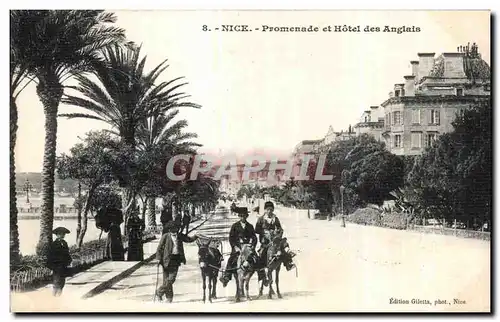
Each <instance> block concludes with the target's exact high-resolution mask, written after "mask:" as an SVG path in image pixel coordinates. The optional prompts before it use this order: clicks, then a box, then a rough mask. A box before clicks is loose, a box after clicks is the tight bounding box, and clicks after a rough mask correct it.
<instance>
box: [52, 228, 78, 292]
mask: <svg viewBox="0 0 500 322" xmlns="http://www.w3.org/2000/svg"><path fill="white" fill-rule="evenodd" d="M52 233H53V234H54V235H56V239H55V240H54V241H53V242H52V243H51V244H50V249H49V254H48V257H47V267H48V268H49V269H51V270H52V281H53V295H54V296H60V295H61V293H62V290H63V288H64V285H65V284H66V276H67V273H68V266H69V264H71V260H72V259H71V255H70V254H69V247H68V243H66V241H65V240H64V236H65V235H66V234H69V230H68V229H66V228H64V227H57V228H56V229H54V230H53V231H52Z"/></svg>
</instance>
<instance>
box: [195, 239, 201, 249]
mask: <svg viewBox="0 0 500 322" xmlns="http://www.w3.org/2000/svg"><path fill="white" fill-rule="evenodd" d="M196 245H198V247H199V246H201V241H200V240H199V239H197V240H196Z"/></svg>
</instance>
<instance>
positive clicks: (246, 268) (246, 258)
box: [233, 244, 258, 302]
mask: <svg viewBox="0 0 500 322" xmlns="http://www.w3.org/2000/svg"><path fill="white" fill-rule="evenodd" d="M257 265H258V256H257V253H256V252H255V249H254V247H253V246H252V245H251V244H243V245H242V249H241V253H240V256H239V257H238V260H237V266H236V269H235V272H234V273H233V274H234V277H235V280H236V302H240V301H241V297H243V296H246V299H247V301H251V300H252V299H251V298H250V293H249V291H248V289H249V284H250V279H251V278H252V275H253V274H254V273H255V267H256V266H257Z"/></svg>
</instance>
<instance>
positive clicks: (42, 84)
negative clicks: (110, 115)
mask: <svg viewBox="0 0 500 322" xmlns="http://www.w3.org/2000/svg"><path fill="white" fill-rule="evenodd" d="M13 14H14V15H18V18H19V19H12V20H11V24H17V23H19V21H22V23H20V24H19V25H18V26H17V28H18V31H17V32H16V34H15V37H11V47H14V48H16V57H17V59H19V61H22V62H23V63H25V65H23V68H25V69H26V73H27V74H28V75H30V76H34V79H36V82H37V86H36V91H37V95H38V97H39V98H40V101H41V102H42V104H43V108H44V113H45V150H44V160H43V170H42V178H43V179H42V193H43V199H42V207H41V208H42V213H41V218H40V238H39V242H38V245H37V254H39V255H42V256H45V255H46V254H47V251H48V246H49V244H50V243H51V241H52V229H53V222H54V175H55V167H56V146H57V142H56V139H57V113H58V107H59V103H60V102H61V98H62V96H63V92H64V86H63V83H64V81H65V80H67V79H68V78H70V77H71V76H75V75H81V74H82V73H85V72H87V71H89V70H90V69H92V67H93V66H94V64H95V63H97V62H98V61H99V60H100V56H99V50H100V49H101V48H103V47H105V46H107V45H109V44H114V43H120V42H122V41H123V40H124V31H123V30H122V29H120V28H116V27H114V26H112V25H110V24H111V23H113V22H115V20H116V17H115V16H114V14H112V13H105V12H103V11H102V10H16V11H14V12H13Z"/></svg>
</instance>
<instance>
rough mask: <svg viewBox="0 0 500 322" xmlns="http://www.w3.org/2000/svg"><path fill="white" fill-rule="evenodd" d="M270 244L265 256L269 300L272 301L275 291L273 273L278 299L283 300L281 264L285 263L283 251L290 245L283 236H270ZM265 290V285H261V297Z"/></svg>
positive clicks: (278, 234)
mask: <svg viewBox="0 0 500 322" xmlns="http://www.w3.org/2000/svg"><path fill="white" fill-rule="evenodd" d="M269 240H270V243H269V245H268V246H267V252H266V255H265V258H264V260H265V263H266V275H267V279H268V282H269V294H268V296H267V297H268V298H269V299H272V298H273V294H274V290H273V272H275V280H274V282H275V284H276V295H277V296H278V298H280V299H281V298H282V296H281V293H280V286H279V283H280V270H281V264H282V263H283V259H282V257H281V254H282V250H283V249H284V248H285V247H286V246H287V245H288V242H287V239H286V238H282V234H280V233H277V234H270V236H269ZM263 289H264V283H261V285H260V289H259V297H260V296H262V291H263Z"/></svg>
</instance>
